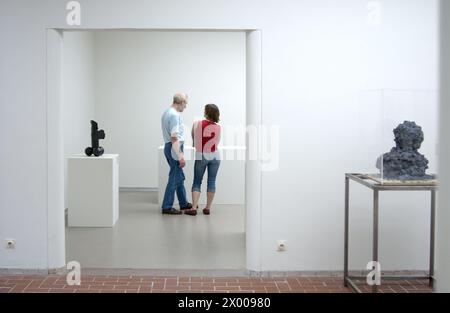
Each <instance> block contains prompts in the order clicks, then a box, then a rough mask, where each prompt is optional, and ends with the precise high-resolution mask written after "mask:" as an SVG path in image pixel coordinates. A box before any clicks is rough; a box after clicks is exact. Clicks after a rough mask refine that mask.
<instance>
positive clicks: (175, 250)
mask: <svg viewBox="0 0 450 313" xmlns="http://www.w3.org/2000/svg"><path fill="white" fill-rule="evenodd" d="M157 196H158V194H157V192H143V191H142V192H140V191H139V192H131V191H126V192H121V193H120V217H119V221H118V222H117V224H116V225H115V227H114V228H78V227H67V228H66V258H67V261H72V260H76V261H78V262H80V264H81V266H82V268H83V267H84V268H136V269H244V268H245V230H244V220H245V208H244V206H241V205H216V206H214V207H213V210H212V212H211V215H210V216H205V215H203V213H202V212H201V210H199V214H198V215H197V216H195V217H192V216H187V215H181V216H180V215H179V216H168V215H162V214H161V211H160V208H159V206H158V204H157Z"/></svg>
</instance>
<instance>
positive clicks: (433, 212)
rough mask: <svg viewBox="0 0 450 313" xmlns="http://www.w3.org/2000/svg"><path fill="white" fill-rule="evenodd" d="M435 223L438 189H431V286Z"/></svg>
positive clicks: (432, 279)
mask: <svg viewBox="0 0 450 313" xmlns="http://www.w3.org/2000/svg"><path fill="white" fill-rule="evenodd" d="M435 225H436V190H432V191H431V218H430V272H429V279H430V287H433V282H434V278H433V276H434V245H435Z"/></svg>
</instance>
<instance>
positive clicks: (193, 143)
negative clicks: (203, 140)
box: [191, 121, 198, 147]
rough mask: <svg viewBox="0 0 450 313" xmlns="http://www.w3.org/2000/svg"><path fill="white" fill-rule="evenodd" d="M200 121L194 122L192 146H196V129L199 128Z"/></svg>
mask: <svg viewBox="0 0 450 313" xmlns="http://www.w3.org/2000/svg"><path fill="white" fill-rule="evenodd" d="M197 125H198V121H195V122H194V124H192V130H191V137H192V146H193V147H195V140H194V138H195V130H196V129H197Z"/></svg>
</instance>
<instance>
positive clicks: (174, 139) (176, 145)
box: [171, 136, 186, 167]
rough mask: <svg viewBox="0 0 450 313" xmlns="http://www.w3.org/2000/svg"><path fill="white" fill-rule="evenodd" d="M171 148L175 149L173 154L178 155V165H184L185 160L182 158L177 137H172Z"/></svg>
mask: <svg viewBox="0 0 450 313" xmlns="http://www.w3.org/2000/svg"><path fill="white" fill-rule="evenodd" d="M171 140H172V149H173V151H175V154H176V155H177V157H178V161H179V162H180V167H184V166H185V165H186V161H185V160H184V155H183V152H182V151H181V146H180V141H179V140H178V137H177V136H175V137H172V138H171Z"/></svg>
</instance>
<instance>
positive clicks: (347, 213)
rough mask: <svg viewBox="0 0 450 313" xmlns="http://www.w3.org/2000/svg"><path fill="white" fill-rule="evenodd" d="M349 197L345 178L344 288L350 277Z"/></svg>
mask: <svg viewBox="0 0 450 313" xmlns="http://www.w3.org/2000/svg"><path fill="white" fill-rule="evenodd" d="M349 196H350V186H349V178H348V177H347V175H346V176H345V223H344V224H345V226H344V227H345V230H344V286H345V287H347V286H348V284H347V277H348V235H349V234H348V233H349V229H348V227H349Z"/></svg>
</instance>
